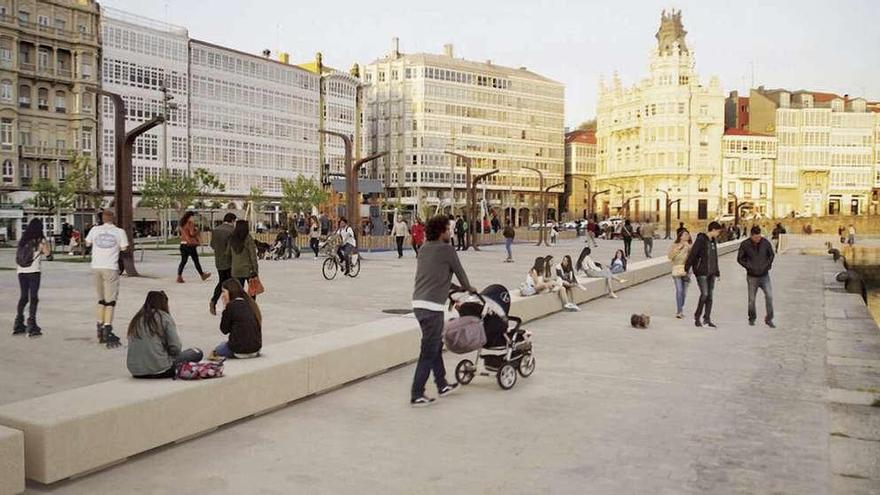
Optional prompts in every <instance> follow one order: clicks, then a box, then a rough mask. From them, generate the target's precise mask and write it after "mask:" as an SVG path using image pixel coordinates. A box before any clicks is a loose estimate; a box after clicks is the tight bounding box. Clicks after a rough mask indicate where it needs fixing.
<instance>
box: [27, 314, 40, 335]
mask: <svg viewBox="0 0 880 495" xmlns="http://www.w3.org/2000/svg"><path fill="white" fill-rule="evenodd" d="M27 333H28V337H31V338H35V337H40V336H42V335H43V329H42V328H40V327H39V326H38V325H37V319H36V317H31V318H28V321H27Z"/></svg>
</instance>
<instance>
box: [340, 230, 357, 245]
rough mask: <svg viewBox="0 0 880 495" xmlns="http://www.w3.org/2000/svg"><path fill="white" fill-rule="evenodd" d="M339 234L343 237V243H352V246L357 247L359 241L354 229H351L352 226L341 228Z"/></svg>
mask: <svg viewBox="0 0 880 495" xmlns="http://www.w3.org/2000/svg"><path fill="white" fill-rule="evenodd" d="M338 234H339V237H341V238H342V243H343V244H351V245H352V246H354V247H357V241H356V240H355V238H354V231H353V230H351V227H345V228H342V229H339V231H338Z"/></svg>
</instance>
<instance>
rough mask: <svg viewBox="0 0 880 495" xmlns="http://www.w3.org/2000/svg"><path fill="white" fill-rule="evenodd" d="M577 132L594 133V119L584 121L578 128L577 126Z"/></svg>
mask: <svg viewBox="0 0 880 495" xmlns="http://www.w3.org/2000/svg"><path fill="white" fill-rule="evenodd" d="M577 130H579V131H595V130H596V119H595V118H593V119H590V120H586V121H584V122H581V123H580V125H579V126H577Z"/></svg>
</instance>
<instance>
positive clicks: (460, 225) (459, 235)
mask: <svg viewBox="0 0 880 495" xmlns="http://www.w3.org/2000/svg"><path fill="white" fill-rule="evenodd" d="M455 237H456V240H457V244H458V245H457V246H456V249H457V250H458V251H464V250H466V249H467V246H466V245H465V243H464V241H465V223H464V220H463V219H462V218H461V216H458V215H456V217H455Z"/></svg>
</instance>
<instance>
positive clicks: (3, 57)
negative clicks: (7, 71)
mask: <svg viewBox="0 0 880 495" xmlns="http://www.w3.org/2000/svg"><path fill="white" fill-rule="evenodd" d="M0 63H2V64H3V66H5V67H11V66H12V48H9V46H8V45H6V44H5V42H4V43H3V44H2V45H0Z"/></svg>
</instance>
